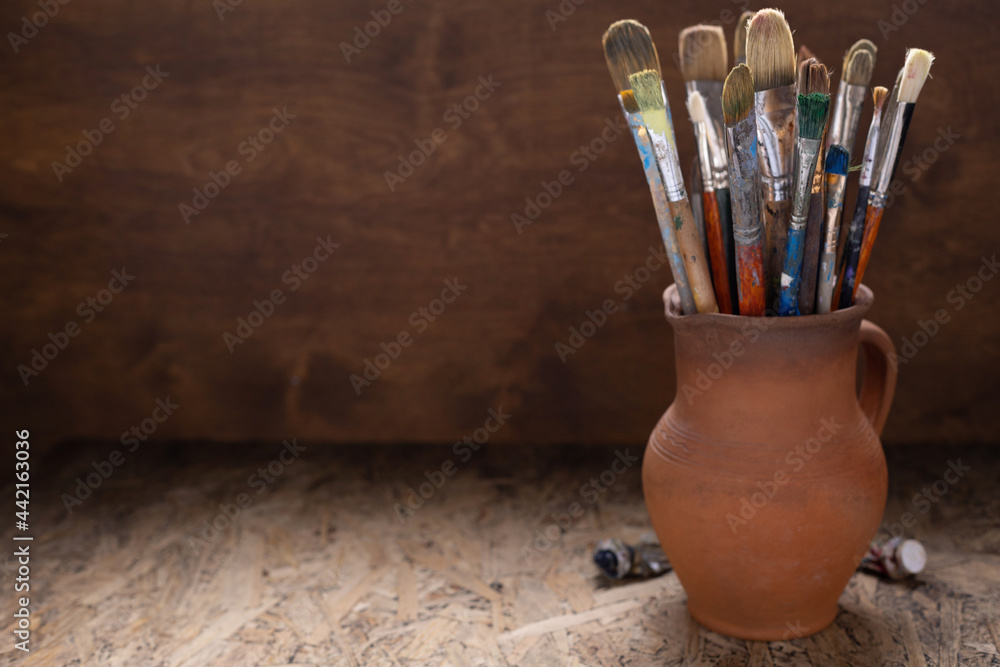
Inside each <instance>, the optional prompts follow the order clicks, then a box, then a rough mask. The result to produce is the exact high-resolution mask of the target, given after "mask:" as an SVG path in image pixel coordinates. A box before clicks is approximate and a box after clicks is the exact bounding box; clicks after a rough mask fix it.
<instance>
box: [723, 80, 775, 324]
mask: <svg viewBox="0 0 1000 667" xmlns="http://www.w3.org/2000/svg"><path fill="white" fill-rule="evenodd" d="M722 116H723V121H724V122H725V124H726V149H727V155H728V158H729V160H728V162H729V183H730V189H731V192H732V203H733V240H734V241H735V245H736V273H737V274H738V280H737V292H738V294H739V303H740V307H739V310H740V314H741V315H749V316H751V317H763V316H764V310H765V301H764V250H763V236H764V229H763V221H762V219H761V213H760V172H759V171H758V168H757V118H756V114H754V93H753V75H752V73H751V72H750V68H749V67H747V66H746V65H737V66H736V67H735V68H733V71H732V72H730V73H729V76H728V77H726V83H725V85H724V86H723V88H722Z"/></svg>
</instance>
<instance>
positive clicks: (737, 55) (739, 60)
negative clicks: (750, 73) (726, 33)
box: [733, 11, 757, 67]
mask: <svg viewBox="0 0 1000 667" xmlns="http://www.w3.org/2000/svg"><path fill="white" fill-rule="evenodd" d="M756 13H757V12H755V11H745V12H743V13H742V14H740V19H739V20H738V21H737V22H736V34H734V35H733V67H735V66H736V65H743V64H746V61H747V24H749V23H750V19H752V18H753V15H754V14H756Z"/></svg>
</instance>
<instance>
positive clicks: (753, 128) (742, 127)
mask: <svg viewBox="0 0 1000 667" xmlns="http://www.w3.org/2000/svg"><path fill="white" fill-rule="evenodd" d="M726 143H727V148H728V156H729V182H730V187H729V194H730V198H731V201H732V208H733V240H734V241H735V242H736V245H738V246H752V245H758V244H760V243H761V238H762V235H763V223H762V221H761V217H760V172H759V171H758V166H757V119H756V116H755V114H753V113H752V112H751V113H750V115H749V116H747V117H746V118H744V119H743V120H741V121H740V122H738V123H736V124H735V125H727V126H726Z"/></svg>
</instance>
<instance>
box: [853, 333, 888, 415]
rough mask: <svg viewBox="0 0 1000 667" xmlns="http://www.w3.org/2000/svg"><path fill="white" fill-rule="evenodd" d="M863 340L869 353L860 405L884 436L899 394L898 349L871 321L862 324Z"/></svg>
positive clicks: (863, 347)
mask: <svg viewBox="0 0 1000 667" xmlns="http://www.w3.org/2000/svg"><path fill="white" fill-rule="evenodd" d="M859 338H860V343H861V349H862V350H863V351H864V354H865V372H864V376H863V377H862V380H861V395H860V396H859V397H858V402H859V403H860V404H861V410H862V412H864V413H865V416H866V417H867V418H868V421H869V422H871V425H872V428H874V429H875V433H877V434H878V435H882V428H883V427H884V426H885V420H886V418H887V417H888V416H889V408H890V407H891V406H892V397H893V394H895V393H896V375H897V366H896V364H895V363H893V360H895V358H896V346H895V345H893V344H892V339H890V338H889V335H888V334H886V332H885V331H883V330H882V329H881V328H879V327H878V326H877V325H875V324H874V323H873V322H869V321H868V320H862V321H861V334H860V337H859Z"/></svg>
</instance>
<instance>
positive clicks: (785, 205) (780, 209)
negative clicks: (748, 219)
mask: <svg viewBox="0 0 1000 667" xmlns="http://www.w3.org/2000/svg"><path fill="white" fill-rule="evenodd" d="M760 204H761V212H760V213H761V218H762V219H763V221H764V276H765V279H766V282H765V283H764V286H765V295H766V299H767V302H768V303H769V304H773V303H774V302H775V300H776V299H777V298H778V293H779V292H780V291H781V272H782V270H783V269H784V267H785V248H786V246H787V245H788V222H789V221H790V220H791V219H792V200H791V199H785V200H781V201H771V200H767V199H762V200H761V202H760Z"/></svg>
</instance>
